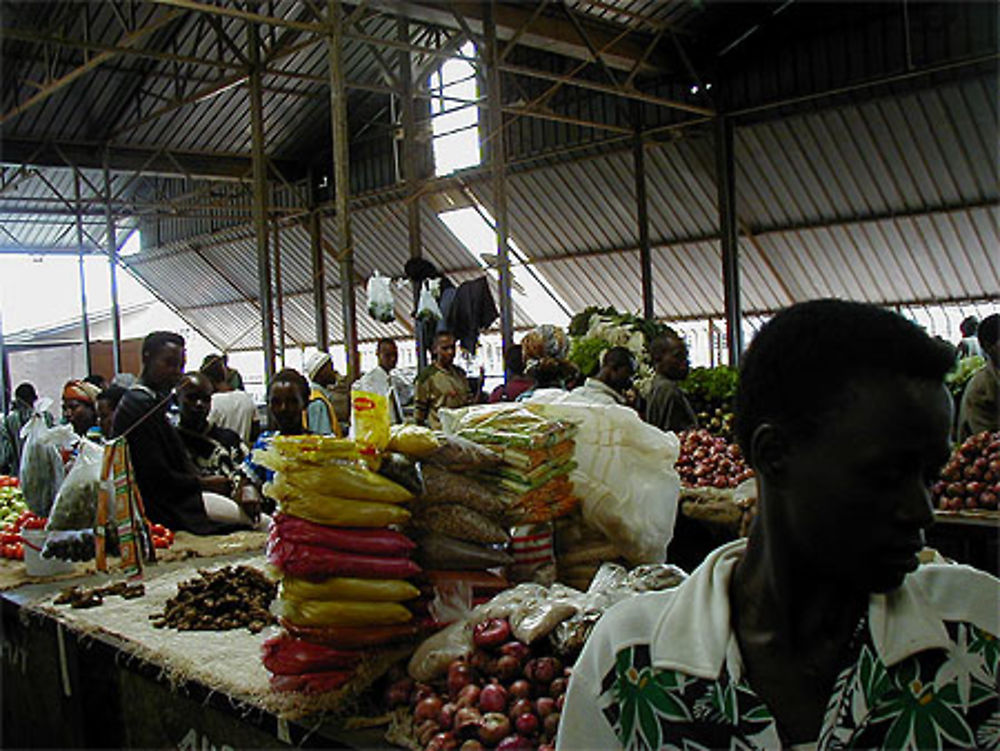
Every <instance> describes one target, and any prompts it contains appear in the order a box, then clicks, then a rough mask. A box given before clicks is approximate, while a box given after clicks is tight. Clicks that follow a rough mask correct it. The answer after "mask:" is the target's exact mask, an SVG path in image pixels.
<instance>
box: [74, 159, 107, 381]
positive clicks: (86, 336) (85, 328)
mask: <svg viewBox="0 0 1000 751" xmlns="http://www.w3.org/2000/svg"><path fill="white" fill-rule="evenodd" d="M73 189H74V195H75V197H76V246H77V249H78V250H79V251H80V253H79V255H78V256H77V264H78V266H79V271H80V328H81V330H82V332H83V335H82V339H83V360H84V367H85V368H86V371H87V374H88V375H89V374H90V373H93V372H94V368H93V363H92V362H91V359H90V319H89V318H88V316H87V272H86V269H84V265H83V207H82V206H81V205H80V173H79V172H76V171H75V170H74V171H73ZM114 375H115V374H114V373H112V376H114Z"/></svg>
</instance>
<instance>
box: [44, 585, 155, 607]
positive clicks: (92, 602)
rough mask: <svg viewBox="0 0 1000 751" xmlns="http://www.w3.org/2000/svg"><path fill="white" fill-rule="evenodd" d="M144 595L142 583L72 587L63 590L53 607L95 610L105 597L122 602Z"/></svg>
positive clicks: (144, 590) (144, 588)
mask: <svg viewBox="0 0 1000 751" xmlns="http://www.w3.org/2000/svg"><path fill="white" fill-rule="evenodd" d="M145 594H146V587H145V585H144V584H143V583H142V582H138V583H136V584H129V583H128V582H118V583H117V584H109V585H108V586H106V587H89V588H88V587H80V586H79V585H74V586H72V587H69V588H67V589H64V590H63V591H62V592H60V593H59V596H58V597H56V599H55V600H53V604H55V605H69V606H70V607H71V608H75V609H80V608H96V607H99V606H101V605H103V604H104V598H105V597H111V596H113V595H117V596H118V597H121V598H122V599H123V600H134V599H136V598H138V597H142V596H143V595H145Z"/></svg>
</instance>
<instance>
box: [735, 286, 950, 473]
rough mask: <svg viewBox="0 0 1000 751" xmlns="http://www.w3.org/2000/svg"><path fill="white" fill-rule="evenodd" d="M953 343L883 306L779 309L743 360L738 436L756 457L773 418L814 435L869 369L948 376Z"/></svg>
mask: <svg viewBox="0 0 1000 751" xmlns="http://www.w3.org/2000/svg"><path fill="white" fill-rule="evenodd" d="M954 362H955V361H954V357H953V356H952V353H951V352H950V351H949V349H948V347H945V346H943V345H942V344H941V343H940V342H936V341H935V340H934V339H932V338H931V337H929V336H928V335H927V334H926V333H925V332H924V331H923V329H921V328H920V327H919V326H917V325H916V324H915V323H913V322H912V321H908V320H906V319H905V318H903V317H902V316H900V315H897V314H896V313H893V312H891V311H889V310H886V309H884V308H879V307H876V306H875V305H868V304H866V303H857V302H847V301H844V300H813V301H810V302H804V303H799V304H798V305H793V306H791V307H790V308H786V309H785V310H783V311H781V312H780V313H778V314H777V315H776V316H775V317H774V318H772V319H771V320H770V321H768V322H767V323H766V324H764V326H763V327H761V329H760V331H759V332H758V333H757V336H755V337H754V339H753V341H752V342H751V343H750V347H749V348H748V349H747V351H746V353H745V354H744V356H743V360H742V362H741V364H740V380H739V387H738V389H737V395H736V437H737V440H738V442H739V444H740V447H741V448H742V449H743V452H744V454H745V455H746V456H747V457H750V459H751V461H752V458H753V457H752V455H751V451H750V444H751V441H752V438H753V434H754V431H755V430H756V429H757V427H758V426H759V425H762V424H764V423H768V422H770V423H774V424H777V425H780V426H782V427H783V428H785V429H786V430H788V431H789V433H790V434H791V436H792V437H793V438H795V439H802V438H808V437H810V436H811V435H812V434H813V433H814V432H815V430H816V429H817V428H818V427H819V425H820V424H821V422H822V421H823V419H824V417H825V415H826V414H827V413H828V412H829V410H830V409H831V408H832V407H833V406H835V404H836V403H837V401H838V399H839V398H840V397H841V396H842V395H843V393H844V390H845V388H846V386H847V384H848V383H849V382H850V381H851V380H852V379H853V378H856V377H859V376H864V375H886V376H905V377H911V378H925V379H929V380H942V381H943V379H944V375H945V373H947V372H948V371H949V370H950V369H951V368H952V367H953V366H954Z"/></svg>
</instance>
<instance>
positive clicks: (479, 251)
mask: <svg viewBox="0 0 1000 751" xmlns="http://www.w3.org/2000/svg"><path fill="white" fill-rule="evenodd" d="M438 216H439V217H440V219H441V221H442V222H444V223H445V226H446V227H448V229H449V230H451V233H452V234H453V235H455V237H457V238H458V239H459V241H460V242H461V243H462V244H463V245H464V246H465V248H466V250H468V251H469V254H470V255H471V256H472V257H473V258H474V259H475V261H476V263H478V264H479V265H480V266H482V267H483V268H484V269H489V270H491V272H492V275H493V276H494V277H496V276H497V274H498V273H499V272H498V271H497V270H496V269H495V268H494V266H493V264H491V263H490V260H492V259H494V258H496V251H497V236H496V228H495V224H494V222H493V217H492V216H491V215H490V213H489V212H488V211H487V210H486V208H485V207H483V206H467V207H465V208H462V209H455V210H453V211H447V212H445V213H443V214H439V215H438ZM508 243H509V246H510V260H511V282H512V284H511V287H512V288H513V289H512V297H513V298H514V302H515V303H517V305H518V306H519V307H520V308H521V310H523V311H524V312H525V313H527V314H528V316H529V317H530V318H531V320H533V321H534V322H535V323H537V324H542V323H553V324H555V325H557V326H562V327H564V328H565V327H566V326H568V325H569V319H570V316H569V313H568V311H569V306H568V305H566V303H565V302H564V301H563V300H562V299H561V298H560V297H559V296H558V295H557V294H556V293H555V291H554V290H553V289H552V288H551V287H550V286H549V285H548V284H547V283H546V282H545V280H544V278H543V277H542V276H541V275H540V274H539V273H538V270H537V269H534V268H532V267H530V266H528V265H527V264H526V263H525V261H526V257H525V255H524V253H523V252H521V249H520V248H518V247H517V243H515V242H514V241H513V240H512V239H508Z"/></svg>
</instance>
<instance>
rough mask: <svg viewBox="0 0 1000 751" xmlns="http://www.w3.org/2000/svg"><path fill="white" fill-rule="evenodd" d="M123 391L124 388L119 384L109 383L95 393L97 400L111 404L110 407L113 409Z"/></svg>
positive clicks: (120, 398)
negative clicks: (102, 389) (99, 391)
mask: <svg viewBox="0 0 1000 751" xmlns="http://www.w3.org/2000/svg"><path fill="white" fill-rule="evenodd" d="M125 391H126V389H123V388H122V387H121V386H117V385H115V384H111V385H110V386H108V387H107V388H106V389H104V391H102V392H101V393H100V394H98V395H97V401H99V402H107V403H108V404H110V405H111V409H114V408H115V407H117V406H118V402H120V401H121V400H122V397H123V396H125Z"/></svg>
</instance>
